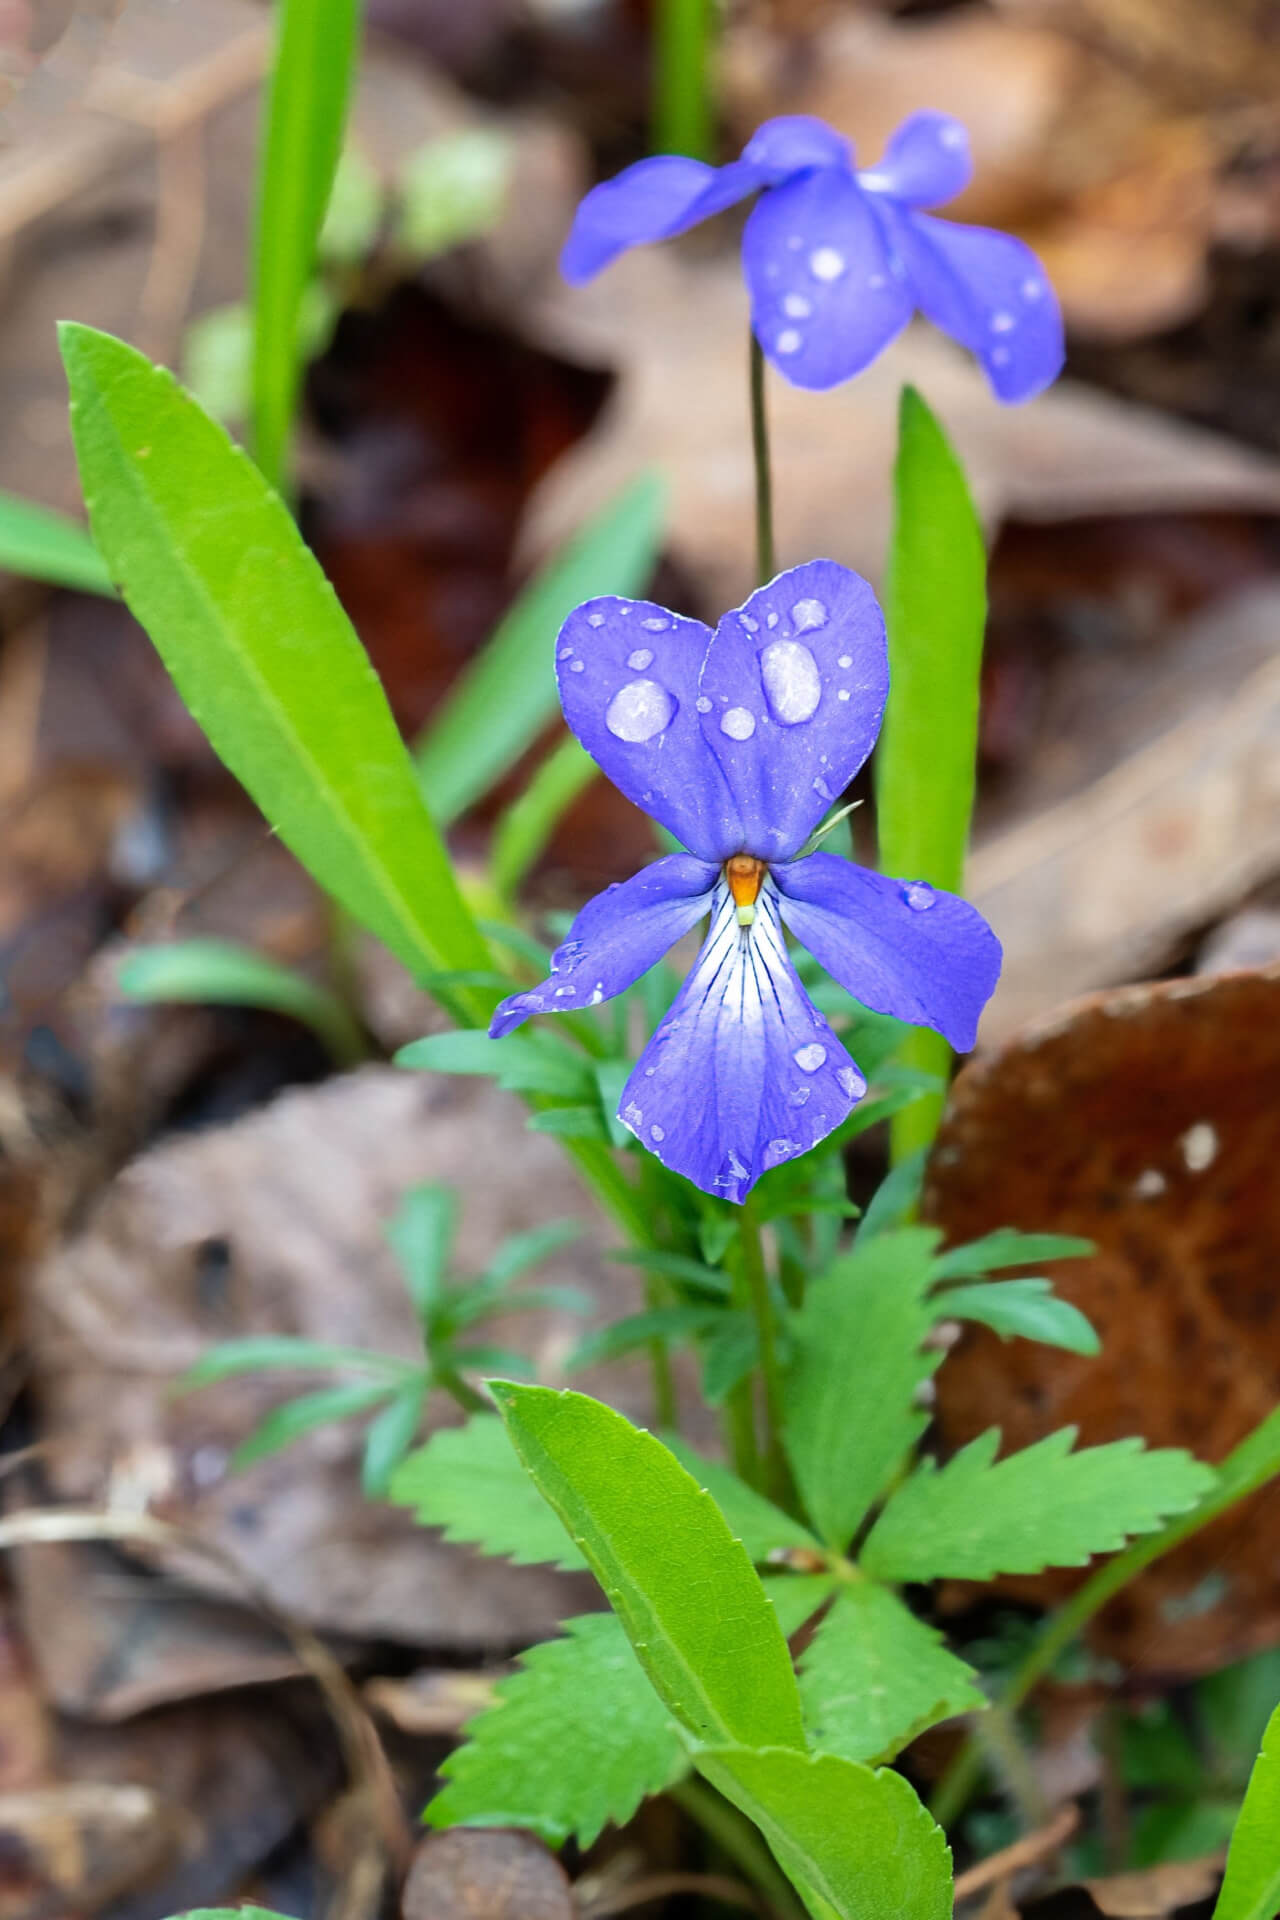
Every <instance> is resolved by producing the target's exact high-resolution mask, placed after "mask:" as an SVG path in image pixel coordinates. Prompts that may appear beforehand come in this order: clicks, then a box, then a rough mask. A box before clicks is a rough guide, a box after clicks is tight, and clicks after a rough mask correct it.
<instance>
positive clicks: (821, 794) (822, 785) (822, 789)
mask: <svg viewBox="0 0 1280 1920" xmlns="http://www.w3.org/2000/svg"><path fill="white" fill-rule="evenodd" d="M813 790H814V792H815V793H816V794H817V796H818V798H819V800H829V799H830V798H831V789H830V787H829V786H828V785H827V783H826V781H825V780H815V781H814V783H813Z"/></svg>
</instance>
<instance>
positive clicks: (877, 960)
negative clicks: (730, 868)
mask: <svg viewBox="0 0 1280 1920" xmlns="http://www.w3.org/2000/svg"><path fill="white" fill-rule="evenodd" d="M773 871H774V878H775V879H776V881H777V884H778V890H779V892H780V894H781V896H782V916H783V919H784V920H785V921H786V923H787V926H788V927H789V928H790V929H791V931H792V933H793V934H794V935H795V937H796V939H797V940H799V941H800V942H801V944H802V945H804V946H806V947H807V948H808V949H809V952H810V953H811V954H812V955H813V957H814V959H815V960H817V961H818V962H819V964H820V965H821V966H824V967H825V968H826V970H827V972H828V973H829V974H830V975H831V977H832V979H833V980H837V981H838V982H839V983H840V985H841V986H842V987H844V988H845V990H846V991H847V992H848V993H851V994H852V995H853V997H854V999H855V1000H860V1001H861V1002H862V1004H863V1006H864V1007H870V1008H871V1010H872V1012H873V1013H890V1014H893V1015H894V1016H895V1017H896V1018H897V1019H899V1020H909V1021H911V1022H912V1024H913V1025H915V1026H922V1027H934V1028H936V1030H937V1031H938V1032H939V1033H940V1034H942V1035H944V1036H945V1038H946V1039H948V1040H949V1041H950V1042H951V1045H952V1046H953V1047H954V1048H955V1049H956V1051H957V1052H958V1053H967V1052H968V1050H969V1048H970V1047H972V1045H973V1043H974V1040H975V1039H976V1037H977V1032H978V1017H979V1015H980V1014H981V1012H982V1009H983V1007H985V1005H986V1004H987V1001H988V1000H989V999H990V998H991V994H992V992H993V990H994V988H995V984H996V981H997V979H998V978H999V976H1000V960H1001V950H1000V942H999V941H998V940H997V939H996V936H995V934H994V933H993V932H992V931H991V929H990V927H989V926H988V925H987V923H986V921H985V920H984V919H983V917H982V915H981V914H980V913H979V912H978V909H977V908H976V907H971V906H970V905H969V902H968V901H967V900H962V899H960V898H959V896H958V895H956V894H954V893H943V892H942V891H941V890H940V889H939V888H936V887H931V886H929V885H928V884H927V882H925V881H923V880H913V881H902V880H889V879H886V877H885V876H884V875H883V874H880V873H872V872H871V871H870V869H869V868H867V867H855V866H854V865H853V864H852V863H851V862H850V861H848V860H841V859H838V858H837V857H836V855H835V854H831V853H811V854H809V855H808V856H807V858H806V859H804V860H797V861H796V862H795V863H794V864H793V865H790V866H784V867H776V868H775V869H774V870H773Z"/></svg>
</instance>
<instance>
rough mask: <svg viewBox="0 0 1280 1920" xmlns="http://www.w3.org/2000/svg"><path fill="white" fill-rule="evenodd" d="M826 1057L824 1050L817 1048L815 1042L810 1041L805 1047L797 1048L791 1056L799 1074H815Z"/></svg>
mask: <svg viewBox="0 0 1280 1920" xmlns="http://www.w3.org/2000/svg"><path fill="white" fill-rule="evenodd" d="M826 1057H827V1050H826V1048H825V1047H821V1046H819V1045H818V1042H817V1041H816V1040H811V1041H810V1042H809V1044H808V1046H806V1047H797V1048H796V1050H795V1052H794V1053H793V1054H792V1056H791V1058H792V1059H793V1060H794V1061H795V1063H796V1065H797V1066H798V1067H799V1069H800V1071H801V1073H816V1072H817V1071H818V1068H819V1067H820V1066H821V1065H822V1063H823V1061H824V1060H825V1059H826Z"/></svg>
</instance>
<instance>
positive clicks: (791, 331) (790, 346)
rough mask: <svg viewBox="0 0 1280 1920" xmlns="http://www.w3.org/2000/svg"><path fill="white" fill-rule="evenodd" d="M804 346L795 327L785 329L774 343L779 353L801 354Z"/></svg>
mask: <svg viewBox="0 0 1280 1920" xmlns="http://www.w3.org/2000/svg"><path fill="white" fill-rule="evenodd" d="M803 344H804V343H803V341H802V340H801V337H800V334H799V332H798V331H797V329H796V328H795V327H784V328H783V330H782V332H781V333H780V334H779V335H778V338H777V339H776V341H775V342H774V346H775V348H776V350H777V352H779V353H799V351H800V348H801V346H802V345H803Z"/></svg>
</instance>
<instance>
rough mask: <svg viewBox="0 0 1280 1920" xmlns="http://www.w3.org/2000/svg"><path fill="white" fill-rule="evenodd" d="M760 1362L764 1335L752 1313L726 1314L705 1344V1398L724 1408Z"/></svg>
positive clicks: (712, 1404)
mask: <svg viewBox="0 0 1280 1920" xmlns="http://www.w3.org/2000/svg"><path fill="white" fill-rule="evenodd" d="M759 1358H760V1333H759V1329H758V1328H757V1326H756V1323H755V1321H754V1320H753V1319H752V1317H751V1315H750V1314H749V1313H739V1312H737V1311H733V1312H722V1313H721V1315H720V1319H719V1322H718V1323H717V1325H716V1326H715V1327H713V1328H712V1330H711V1332H710V1333H709V1334H708V1335H707V1336H706V1338H705V1339H704V1340H703V1342H702V1397H703V1399H704V1400H705V1401H706V1403H707V1405H708V1406H709V1407H721V1406H723V1405H724V1403H725V1401H726V1400H727V1399H728V1398H729V1395H730V1394H731V1393H732V1392H733V1390H734V1388H735V1387H738V1386H741V1384H742V1382H743V1381H744V1380H745V1379H746V1377H747V1375H748V1374H749V1373H750V1372H751V1369H752V1368H753V1367H754V1366H755V1365H756V1363H757V1362H758V1360H759Z"/></svg>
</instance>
